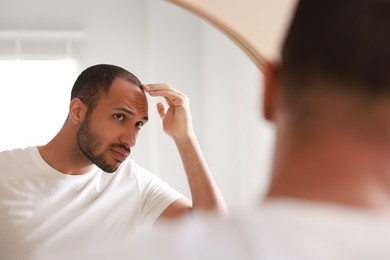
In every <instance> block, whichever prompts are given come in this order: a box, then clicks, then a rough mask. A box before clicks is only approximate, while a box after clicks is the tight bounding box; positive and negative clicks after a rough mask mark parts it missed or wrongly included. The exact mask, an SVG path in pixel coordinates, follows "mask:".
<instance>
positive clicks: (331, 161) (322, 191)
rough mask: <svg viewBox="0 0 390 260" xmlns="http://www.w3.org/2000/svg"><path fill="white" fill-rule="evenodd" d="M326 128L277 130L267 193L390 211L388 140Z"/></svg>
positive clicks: (389, 148) (389, 149)
mask: <svg viewBox="0 0 390 260" xmlns="http://www.w3.org/2000/svg"><path fill="white" fill-rule="evenodd" d="M322 133H323V134H318V135H316V136H305V138H297V137H296V136H295V137H293V136H290V135H287V134H285V133H278V137H277V142H276V150H275V158H274V165H273V175H272V176H273V178H272V180H271V184H270V188H269V191H268V194H267V197H268V198H275V197H289V198H296V199H303V200H309V201H314V202H326V203H336V204H342V205H345V206H350V207H359V208H368V209H373V210H379V211H390V160H389V158H390V145H389V144H388V142H380V141H379V140H375V141H373V140H372V138H371V139H367V140H366V139H364V138H362V137H360V138H356V137H355V136H351V135H347V134H345V135H344V134H343V133H342V131H332V130H330V129H327V130H325V131H323V132H322ZM332 133H333V134H332ZM314 140H315V141H314Z"/></svg>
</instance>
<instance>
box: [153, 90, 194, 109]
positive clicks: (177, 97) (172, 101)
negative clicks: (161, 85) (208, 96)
mask: <svg viewBox="0 0 390 260" xmlns="http://www.w3.org/2000/svg"><path fill="white" fill-rule="evenodd" d="M149 95H150V96H152V97H164V98H165V99H166V101H167V102H168V104H169V105H173V106H180V105H183V103H185V102H186V101H187V97H186V96H184V95H183V94H181V93H177V92H171V91H160V90H159V91H153V92H149Z"/></svg>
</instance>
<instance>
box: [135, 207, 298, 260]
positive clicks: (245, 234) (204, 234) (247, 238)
mask: <svg viewBox="0 0 390 260" xmlns="http://www.w3.org/2000/svg"><path fill="white" fill-rule="evenodd" d="M135 244H136V246H137V248H138V250H136V251H132V252H136V256H137V257H139V258H140V259H296V258H294V257H293V256H292V255H291V254H289V253H288V252H287V250H285V249H283V247H282V246H281V245H280V244H279V242H278V241H277V240H276V239H275V238H274V237H273V236H272V235H271V234H270V233H269V232H268V231H267V229H266V227H265V226H263V224H262V223H261V221H258V220H256V218H253V217H251V216H232V217H230V218H221V216H217V215H209V214H196V215H194V216H193V217H187V218H184V219H182V220H181V221H180V222H175V223H165V224H163V225H162V226H159V227H158V228H157V229H155V230H154V232H153V233H152V234H150V233H146V234H140V237H139V238H137V239H136V242H135ZM151 247H153V248H154V250H153V251H150V250H149V251H147V248H151ZM138 254H140V255H138ZM137 257H136V258H137ZM297 259H298V258H297Z"/></svg>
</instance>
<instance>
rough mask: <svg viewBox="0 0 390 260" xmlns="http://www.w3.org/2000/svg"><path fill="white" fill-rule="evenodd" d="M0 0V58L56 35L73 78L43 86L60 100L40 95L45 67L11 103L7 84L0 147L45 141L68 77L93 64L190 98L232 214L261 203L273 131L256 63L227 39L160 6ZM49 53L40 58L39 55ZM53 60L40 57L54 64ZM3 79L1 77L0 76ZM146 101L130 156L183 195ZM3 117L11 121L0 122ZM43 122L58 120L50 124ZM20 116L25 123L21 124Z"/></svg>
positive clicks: (0, 108) (179, 174)
mask: <svg viewBox="0 0 390 260" xmlns="http://www.w3.org/2000/svg"><path fill="white" fill-rule="evenodd" d="M1 2H2V6H3V7H6V8H1V10H0V32H1V33H0V42H1V43H0V46H8V45H7V44H10V46H11V47H10V48H9V50H10V53H11V55H10V53H6V52H5V51H4V52H5V53H3V51H2V52H1V53H0V58H2V60H6V61H7V60H8V61H10V60H13V61H14V60H15V59H19V60H20V61H23V60H25V59H31V56H28V55H25V53H26V52H27V51H26V50H29V49H30V50H31V49H33V50H36V52H35V54H36V55H35V56H34V57H33V59H39V49H40V48H39V46H41V47H42V46H43V45H42V43H40V44H35V45H34V44H33V43H34V41H30V42H29V41H26V44H25V45H23V46H24V47H23V46H22V49H21V50H20V46H19V47H18V46H17V42H18V41H17V40H15V39H16V38H17V37H20V35H19V36H17V35H18V33H21V34H22V35H24V36H25V35H29V34H31V33H33V35H35V36H37V35H38V39H41V40H42V35H46V36H47V35H49V36H50V37H49V38H51V37H54V36H55V35H56V32H61V34H60V35H61V37H62V38H61V37H60V39H63V40H64V44H63V45H64V46H65V47H64V49H65V50H66V51H65V52H64V53H65V54H63V55H62V56H61V55H60V56H61V57H62V58H64V57H66V58H68V59H72V60H74V61H75V67H74V68H75V71H73V72H72V71H71V72H70V74H71V75H73V76H74V78H73V79H72V80H70V81H69V79H68V78H66V79H65V78H62V77H63V76H64V75H68V74H69V73H68V72H65V70H64V71H63V73H58V74H56V76H55V78H52V79H51V80H50V81H49V83H50V84H51V86H52V88H53V89H59V88H61V91H62V90H63V89H64V88H66V89H65V91H64V92H61V93H63V94H61V95H59V96H58V97H56V98H58V99H59V100H55V101H53V97H51V96H50V97H48V96H47V93H42V90H40V88H39V87H40V84H41V83H42V79H44V78H47V77H48V73H51V74H52V72H50V71H49V70H48V69H45V68H44V67H43V68H42V69H41V70H40V71H38V72H35V74H36V75H35V76H36V78H35V79H33V78H32V77H31V78H30V76H29V81H28V85H27V86H23V87H26V88H27V89H30V90H34V91H30V92H28V93H27V92H25V91H23V90H22V89H21V90H19V91H17V92H16V93H14V94H13V95H11V94H6V93H7V92H6V90H7V88H8V87H7V85H1V86H0V88H1V91H2V94H1V96H2V98H3V99H7V100H9V101H10V102H11V103H10V104H11V105H4V103H3V102H2V103H1V104H0V118H2V119H3V118H7V119H6V121H5V122H4V121H3V122H2V129H1V130H0V131H1V137H0V138H1V140H5V139H7V140H9V139H10V140H12V139H14V140H18V138H19V137H18V136H17V135H16V136H8V134H6V133H9V132H15V131H14V130H13V129H15V128H16V129H19V130H21V131H19V132H18V133H19V135H24V136H25V137H28V138H27V140H29V141H28V142H26V143H25V144H23V145H36V144H44V143H45V142H47V141H49V140H50V139H51V138H52V137H53V136H54V135H55V134H56V133H57V131H58V130H59V129H60V127H61V126H62V123H63V121H64V120H65V117H66V113H67V103H68V102H69V98H70V89H71V87H72V84H73V82H74V80H75V78H76V76H77V75H78V74H79V73H80V72H81V71H82V70H83V69H85V68H86V67H88V66H90V65H93V64H97V63H111V64H116V65H119V66H123V67H124V68H126V69H128V70H130V71H131V72H133V73H134V74H136V75H137V76H138V77H139V78H140V79H141V81H142V82H144V83H151V82H166V83H169V84H171V85H172V86H174V87H175V88H177V89H179V90H181V91H182V92H183V93H185V94H187V95H188V96H189V97H190V104H191V111H192V115H193V122H194V128H195V132H196V134H197V137H198V139H199V142H200V145H201V147H202V149H203V152H204V154H205V157H206V159H207V161H208V163H209V166H210V168H211V169H212V171H213V174H214V176H215V177H216V179H217V182H218V183H219V185H220V187H221V189H222V191H223V193H224V195H225V198H226V200H227V202H228V205H229V207H230V209H231V210H232V211H234V210H243V209H246V208H247V207H253V204H254V203H255V201H256V200H259V199H260V197H261V195H262V194H258V190H264V188H265V187H266V185H267V178H268V169H269V162H270V155H271V152H272V151H270V147H272V146H271V143H272V139H273V138H272V136H273V129H272V128H271V127H270V125H268V124H267V123H265V122H264V120H263V119H262V115H261V104H260V102H259V100H260V97H261V93H262V92H261V84H262V76H261V74H260V72H259V70H258V68H257V67H256V65H255V63H254V62H253V61H252V60H251V59H250V58H249V57H248V56H246V55H245V54H244V52H243V51H242V50H241V49H240V48H239V47H238V46H237V45H235V44H234V43H233V42H232V41H231V40H230V39H229V38H228V37H227V36H225V35H224V34H222V33H221V32H220V31H218V30H217V29H215V28H214V27H213V26H211V25H210V24H209V23H207V22H205V21H204V20H202V19H200V18H199V17H198V16H196V15H194V14H193V13H191V12H189V11H186V10H184V9H182V8H181V7H179V6H176V5H173V4H172V3H169V2H166V1H162V0H129V1H123V0H113V1H95V0H85V1H76V0H69V1H66V2H64V1H60V0H52V1H45V0H36V1H28V0H1ZM1 35H3V36H1ZM53 35H54V36H53ZM30 36H31V35H30ZM35 36H34V37H33V38H34V39H36V37H35ZM39 36H41V38H39ZM12 37H14V38H12ZM27 38H28V37H27ZM43 38H45V37H43ZM46 38H47V37H46ZM54 38H55V37H54ZM29 39H31V38H29ZM31 42H32V43H31ZM35 43H36V42H35ZM12 44H15V45H16V47H15V49H16V50H18V48H19V50H18V51H19V53H16V54H15V53H14V54H15V55H14V56H13V55H12V51H13V47H12V46H13V45H12ZM29 44H30V45H29ZM34 46H35V47H34ZM23 48H24V49H23ZM53 48H54V47H53ZM0 49H2V50H6V48H5V47H4V48H0ZM50 49H51V48H50ZM48 50H49V48H43V50H40V51H41V52H42V55H43V56H45V54H47V53H45V51H48ZM20 51H21V53H20ZM27 53H28V52H27ZM54 56H56V55H48V56H47V57H49V59H51V60H52V59H56V60H57V58H58V57H57V58H56V57H54ZM61 70H62V69H59V71H60V72H61ZM57 72H58V70H57ZM2 73H4V72H0V77H2V78H4V77H5V75H4V74H2ZM18 76H19V77H24V76H25V75H18ZM68 76H69V75H68ZM70 82H71V83H70ZM62 83H66V84H65V86H62V85H63V84H62ZM3 84H4V83H3ZM26 84H27V83H26ZM56 93H60V91H58V92H57V91H56ZM64 93H68V94H64ZM19 95H22V96H25V97H28V100H30V101H31V102H32V105H30V107H35V106H38V105H42V110H40V112H33V113H31V114H30V111H29V110H30V109H29V106H28V105H26V104H25V102H27V101H23V102H20V99H19ZM150 103H151V105H150V111H149V113H150V118H151V119H150V122H149V123H148V125H147V126H146V127H145V128H144V129H143V130H142V132H141V134H140V136H139V140H138V142H137V145H136V147H135V148H134V149H133V154H132V157H133V158H134V159H135V160H136V161H137V162H138V163H139V164H140V165H141V166H143V167H144V168H146V169H148V170H150V171H152V172H153V173H155V174H157V175H159V176H160V177H161V178H162V179H164V180H166V181H167V182H168V183H169V184H170V185H171V186H173V187H174V188H176V189H177V190H179V191H181V192H182V193H184V194H185V195H187V196H189V191H188V185H187V183H186V179H185V176H184V173H183V169H182V166H181V162H180V159H179V155H178V154H177V151H176V149H175V147H174V144H173V142H172V141H171V139H170V138H169V137H167V136H166V135H165V134H164V133H163V131H162V129H161V126H160V122H159V117H158V114H157V113H156V111H155V107H154V103H156V100H154V99H150ZM64 104H66V105H64ZM10 106H11V108H10ZM57 106H60V109H62V110H61V111H59V112H58V113H56V114H55V115H54V116H50V117H48V116H47V113H46V112H48V111H50V110H53V109H54V108H55V107H57ZM16 107H22V109H23V112H18V113H16V112H14V110H13V109H14V108H16ZM10 111H11V113H12V115H13V116H12V117H5V115H6V114H9V113H10ZM19 113H20V114H19ZM52 117H55V118H58V121H56V122H55V123H54V122H53V121H54V120H53V119H52ZM27 118H34V120H33V121H31V122H30V123H28V124H24V123H23V122H26V121H25V119H27ZM18 121H19V122H22V124H19V123H18ZM53 123H54V124H55V125H52V124H53ZM49 126H50V128H51V129H52V132H51V133H47V134H46V135H45V137H44V138H46V139H36V137H35V133H37V132H39V131H41V129H42V128H48V127H49ZM6 129H8V130H9V131H8V132H6V131H7V130H6ZM16 146H19V145H16Z"/></svg>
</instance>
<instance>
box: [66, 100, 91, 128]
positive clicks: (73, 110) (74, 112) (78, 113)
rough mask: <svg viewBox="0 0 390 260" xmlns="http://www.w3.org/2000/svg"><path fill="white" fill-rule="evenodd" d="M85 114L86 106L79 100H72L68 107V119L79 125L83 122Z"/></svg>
mask: <svg viewBox="0 0 390 260" xmlns="http://www.w3.org/2000/svg"><path fill="white" fill-rule="evenodd" d="M86 114H87V106H86V105H85V104H84V103H83V102H82V101H81V100H80V99H79V98H74V99H72V101H71V102H70V105H69V119H70V121H71V122H72V123H73V124H75V125H79V124H81V123H82V122H83V121H84V118H85V115H86Z"/></svg>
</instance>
